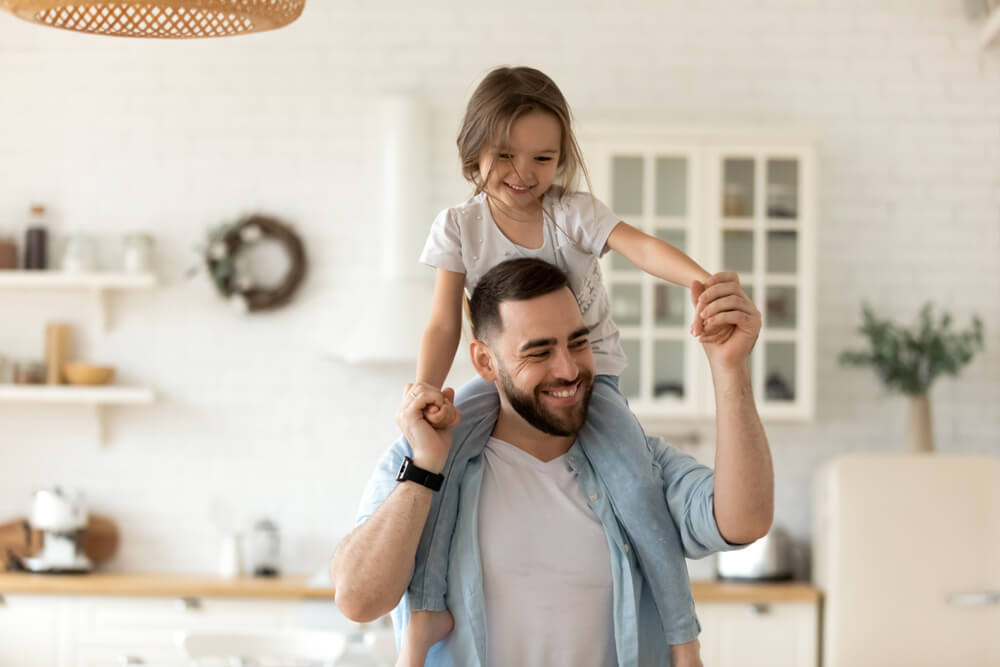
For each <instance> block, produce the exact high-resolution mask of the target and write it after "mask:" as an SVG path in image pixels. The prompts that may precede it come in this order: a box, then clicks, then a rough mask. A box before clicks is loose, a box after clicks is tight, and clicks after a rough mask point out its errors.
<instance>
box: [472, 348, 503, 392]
mask: <svg viewBox="0 0 1000 667" xmlns="http://www.w3.org/2000/svg"><path fill="white" fill-rule="evenodd" d="M469 355H470V356H471V357H472V366H473V367H474V368H475V369H476V372H477V373H479V376H480V377H481V378H483V379H484V380H486V381H487V382H494V381H496V379H497V373H496V363H495V361H494V360H493V352H492V351H491V350H490V346H489V345H487V344H486V343H484V342H483V341H481V340H474V341H472V343H471V344H470V345H469Z"/></svg>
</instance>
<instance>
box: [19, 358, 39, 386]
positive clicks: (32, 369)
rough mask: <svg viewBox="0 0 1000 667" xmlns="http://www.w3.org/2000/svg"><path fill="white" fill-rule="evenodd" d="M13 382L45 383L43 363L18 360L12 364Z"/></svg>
mask: <svg viewBox="0 0 1000 667" xmlns="http://www.w3.org/2000/svg"><path fill="white" fill-rule="evenodd" d="M14 384H45V364H43V363H42V362H40V361H19V362H17V363H16V364H14Z"/></svg>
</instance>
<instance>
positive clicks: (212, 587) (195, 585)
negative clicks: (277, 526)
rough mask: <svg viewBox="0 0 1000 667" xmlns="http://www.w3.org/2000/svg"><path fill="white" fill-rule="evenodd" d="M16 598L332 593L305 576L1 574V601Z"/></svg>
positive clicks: (328, 596)
mask: <svg viewBox="0 0 1000 667" xmlns="http://www.w3.org/2000/svg"><path fill="white" fill-rule="evenodd" d="M15 593H37V594H42V595H124V596H143V597H175V598H183V597H218V598H258V599H286V600H287V599H303V600H333V589H332V588H330V587H329V586H322V587H317V586H313V585H310V584H308V583H307V582H306V577H304V576H299V577H296V576H283V577H276V578H257V577H239V578H236V579H223V578H222V577H216V576H212V575H196V574H151V573H144V574H128V573H90V574H28V573H24V572H3V573H0V595H4V594H7V595H12V594H15Z"/></svg>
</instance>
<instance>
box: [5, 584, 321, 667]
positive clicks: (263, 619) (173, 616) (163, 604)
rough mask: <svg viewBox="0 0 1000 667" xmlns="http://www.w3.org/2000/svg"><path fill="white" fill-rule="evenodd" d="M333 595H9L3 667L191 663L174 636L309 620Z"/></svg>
mask: <svg viewBox="0 0 1000 667" xmlns="http://www.w3.org/2000/svg"><path fill="white" fill-rule="evenodd" d="M318 607H324V608H326V607H328V609H320V610H319V611H320V613H321V615H326V613H327V612H329V613H330V614H332V613H334V608H333V603H332V602H317V601H308V602H303V601H299V600H277V601H274V600H250V599H230V598H226V599H215V598H182V599H173V598H137V597H110V596H108V597H71V596H49V595H10V596H4V597H3V604H2V605H0V667H36V666H37V667H124V666H126V665H155V666H156V667H188V665H189V664H190V662H189V661H188V660H186V659H185V657H184V655H183V653H182V652H181V650H180V648H179V647H178V646H177V643H176V635H177V634H178V633H180V632H185V631H193V630H219V631H228V630H232V631H247V630H254V629H261V630H276V629H281V628H287V627H308V626H309V625H310V623H309V618H308V617H309V615H310V613H311V612H313V613H314V612H316V610H317V608H318Z"/></svg>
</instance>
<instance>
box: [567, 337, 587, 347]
mask: <svg viewBox="0 0 1000 667" xmlns="http://www.w3.org/2000/svg"><path fill="white" fill-rule="evenodd" d="M589 343H590V339H589V338H581V339H580V340H575V341H573V342H572V343H570V345H572V346H573V347H586V346H587V345H588V344H589Z"/></svg>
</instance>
